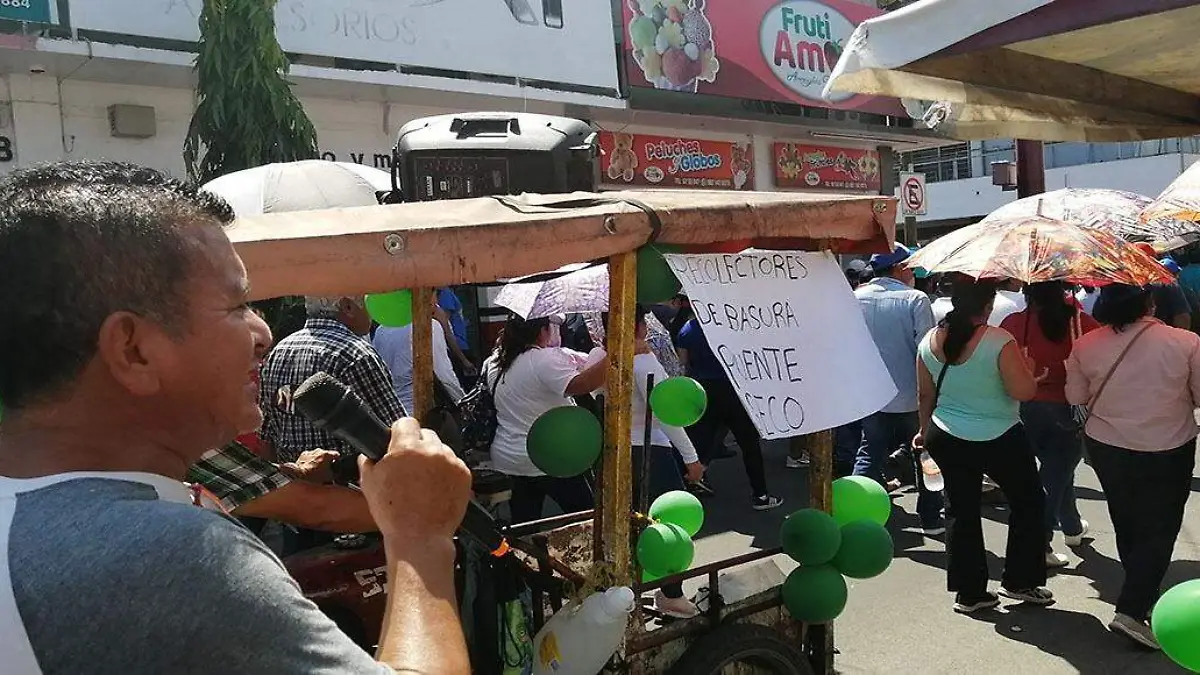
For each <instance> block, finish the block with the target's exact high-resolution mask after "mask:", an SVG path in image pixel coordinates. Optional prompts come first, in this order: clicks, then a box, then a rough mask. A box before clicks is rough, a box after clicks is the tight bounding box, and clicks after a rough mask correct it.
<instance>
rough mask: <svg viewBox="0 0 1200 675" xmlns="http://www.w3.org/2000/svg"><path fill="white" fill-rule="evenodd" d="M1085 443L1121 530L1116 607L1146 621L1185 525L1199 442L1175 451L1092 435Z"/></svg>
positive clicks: (1110, 515)
mask: <svg viewBox="0 0 1200 675" xmlns="http://www.w3.org/2000/svg"><path fill="white" fill-rule="evenodd" d="M1087 448H1088V453H1089V454H1090V455H1091V457H1092V468H1093V469H1095V470H1096V476H1097V477H1099V478H1100V485H1101V486H1102V487H1103V488H1104V496H1105V497H1106V498H1107V501H1108V515H1109V517H1110V518H1112V523H1113V529H1114V530H1116V534H1117V554H1118V555H1119V556H1120V558H1121V565H1122V566H1123V567H1124V568H1125V583H1124V584H1122V585H1121V596H1120V597H1119V598H1118V599H1117V612H1118V613H1120V614H1127V615H1129V616H1131V617H1133V618H1134V619H1137V620H1139V621H1144V620H1145V619H1146V615H1147V614H1148V613H1149V612H1150V609H1151V608H1152V607H1154V603H1155V602H1157V601H1158V592H1159V587H1160V586H1161V585H1162V581H1163V577H1164V576H1165V575H1166V573H1167V567H1168V566H1169V565H1170V564H1171V552H1172V551H1173V550H1174V548H1175V539H1176V538H1178V537H1179V528H1180V527H1181V526H1182V525H1183V507H1184V505H1185V504H1187V499H1188V495H1189V494H1191V489H1192V471H1193V469H1195V467H1196V444H1195V441H1188V442H1187V443H1185V444H1183V445H1182V446H1180V447H1178V448H1175V449H1174V450H1165V451H1162V452H1134V451H1132V450H1126V449H1124V448H1118V447H1114V446H1111V445H1108V444H1105V443H1101V442H1100V441H1097V440H1093V439H1091V438H1088V439H1087Z"/></svg>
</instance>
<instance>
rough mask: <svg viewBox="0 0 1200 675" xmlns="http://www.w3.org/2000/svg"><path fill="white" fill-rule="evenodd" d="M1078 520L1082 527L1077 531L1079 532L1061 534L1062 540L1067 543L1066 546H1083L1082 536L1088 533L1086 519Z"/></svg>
mask: <svg viewBox="0 0 1200 675" xmlns="http://www.w3.org/2000/svg"><path fill="white" fill-rule="evenodd" d="M1079 522H1080V523H1082V524H1083V529H1082V530H1080V531H1079V534H1064V535H1063V541H1064V542H1065V543H1066V544H1067V546H1070V547H1071V548H1077V547H1079V546H1083V538H1084V536H1086V535H1087V533H1088V521H1086V520H1080V521H1079Z"/></svg>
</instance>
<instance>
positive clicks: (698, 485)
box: [687, 478, 717, 497]
mask: <svg viewBox="0 0 1200 675" xmlns="http://www.w3.org/2000/svg"><path fill="white" fill-rule="evenodd" d="M687 491H688V492H690V493H692V494H694V495H696V496H697V497H712V496H713V495H715V494H717V491H716V490H714V489H712V486H711V485H709V484H708V479H707V478H701V479H700V480H698V481H696V482H695V483H688V484H687Z"/></svg>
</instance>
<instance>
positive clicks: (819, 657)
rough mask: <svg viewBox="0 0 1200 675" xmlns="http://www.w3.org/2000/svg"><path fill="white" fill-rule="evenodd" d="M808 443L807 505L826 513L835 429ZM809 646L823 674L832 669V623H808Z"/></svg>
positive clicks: (829, 502) (829, 508) (830, 502)
mask: <svg viewBox="0 0 1200 675" xmlns="http://www.w3.org/2000/svg"><path fill="white" fill-rule="evenodd" d="M804 440H805V441H806V442H807V444H808V459H809V464H808V505H809V506H810V507H812V508H814V509H820V510H822V511H824V512H826V513H831V512H832V511H833V431H818V432H817V433H815V434H809V435H808V436H805V437H804ZM808 630H809V637H808V649H809V654H810V656H811V658H812V660H813V667H814V668H815V669H816V671H817V672H818V673H820V674H821V675H831V674H832V673H833V672H834V671H833V654H834V641H833V622H832V621H831V622H829V623H827V624H824V625H820V626H809V629H808Z"/></svg>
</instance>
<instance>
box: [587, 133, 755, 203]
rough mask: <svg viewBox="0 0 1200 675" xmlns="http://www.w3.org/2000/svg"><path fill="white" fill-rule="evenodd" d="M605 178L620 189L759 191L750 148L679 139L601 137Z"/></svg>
mask: <svg viewBox="0 0 1200 675" xmlns="http://www.w3.org/2000/svg"><path fill="white" fill-rule="evenodd" d="M600 150H601V151H602V152H603V157H602V159H601V163H600V174H601V176H600V179H601V180H602V181H603V182H605V183H609V184H616V185H644V186H650V187H670V188H689V187H694V188H715V189H720V190H751V189H753V188H754V162H753V153H752V152H751V149H750V144H749V143H729V142H724V141H703V140H698V139H694V138H678V137H675V136H647V135H644V134H625V133H613V132H609V131H604V132H601V133H600Z"/></svg>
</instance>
